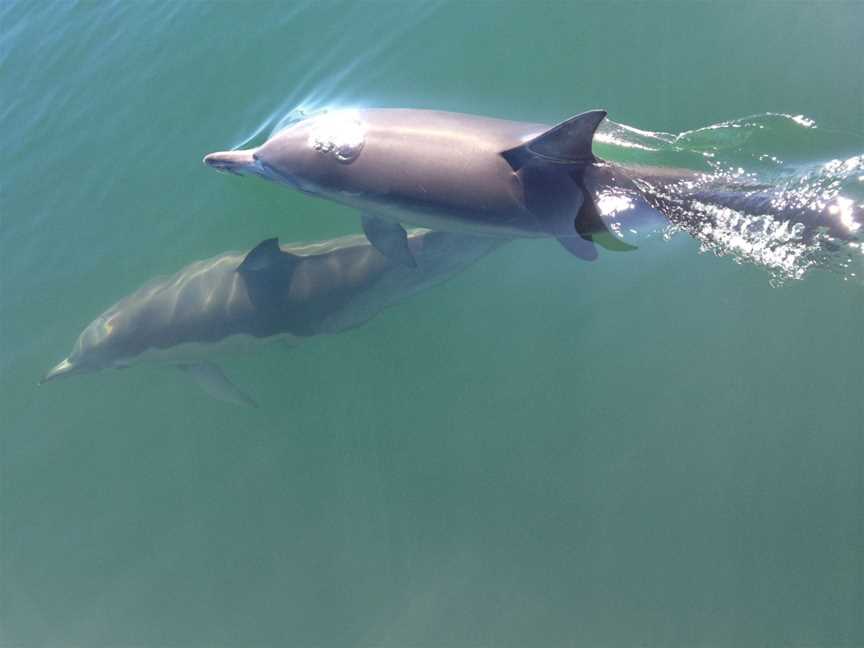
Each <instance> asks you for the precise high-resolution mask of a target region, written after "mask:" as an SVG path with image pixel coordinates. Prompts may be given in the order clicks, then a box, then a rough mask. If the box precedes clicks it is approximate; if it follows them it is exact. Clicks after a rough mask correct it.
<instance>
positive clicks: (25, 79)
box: [0, 0, 864, 648]
mask: <svg viewBox="0 0 864 648" xmlns="http://www.w3.org/2000/svg"><path fill="white" fill-rule="evenodd" d="M862 33H864V5H862V4H861V3H860V2H820V3H803V2H793V1H791V0H789V1H762V2H748V3H743V2H729V3H714V4H709V3H690V2H652V3H642V2H638V3H637V2H604V3H595V2H590V3H564V2H549V3H527V2H525V3H522V2H510V3H503V2H502V3H497V2H495V3H493V2H479V1H478V2H471V3H437V2H436V3H412V4H406V3H398V4H397V3H385V2H357V3H344V4H343V3H333V2H306V3H292V4H287V3H272V2H255V3H230V2H208V3H204V2H180V3H178V2H131V1H124V2H107V1H105V2H77V3H72V2H47V1H46V2H33V1H27V0H6V1H5V2H3V3H0V98H2V100H0V142H2V150H3V152H4V162H3V164H2V172H0V443H2V445H0V480H2V483H0V485H2V488H0V516H2V517H0V645H2V646H4V647H5V646H15V647H17V646H22V647H30V646H88V647H94V648H95V647H103V646H104V647H109V646H133V645H134V646H148V647H149V646H183V647H186V646H190V647H192V646H195V647H197V646H201V647H204V646H285V645H297V646H312V647H316V648H318V647H320V648H325V647H330V646H333V647H336V646H338V647H340V648H344V647H347V646H357V647H360V648H365V647H373V646H374V647H390V646H392V647H394V648H395V647H404V646H412V647H417V648H419V647H425V646H429V647H433V646H434V647H438V646H450V647H459V646H464V647H466V648H468V647H470V648H475V647H480V646H488V647H492V646H494V647H496V648H499V647H505V646H514V647H515V646H520V647H521V646H544V647H553V646H598V647H618V646H636V645H638V646H650V647H655V646H657V647H659V646H682V647H683V646H687V647H691V646H712V647H715V646H753V647H755V646H800V647H803V646H824V647H828V646H831V647H841V646H842V647H852V646H864V612H862V610H864V468H862V464H864V398H862V392H864V389H862V388H864V370H862V367H864V336H862V331H864V282H862V276H864V268H862V257H861V247H860V239H859V240H858V241H857V242H856V241H852V242H851V243H849V242H844V243H843V244H840V245H837V244H836V241H827V242H826V241H822V242H821V243H820V244H819V245H817V246H816V247H815V248H814V247H806V246H805V247H801V246H797V247H796V243H795V241H794V240H790V239H789V238H788V237H786V238H784V235H783V234H782V233H779V234H778V232H777V231H776V230H774V229H771V228H770V227H768V226H767V225H766V224H765V223H754V222H753V221H752V220H747V219H746V218H745V219H743V220H742V218H741V217H739V216H737V215H735V214H729V213H725V214H722V215H721V216H722V218H719V219H718V217H717V214H713V215H712V218H713V220H712V221H711V224H710V226H708V225H706V223H707V221H706V220H705V218H704V214H702V215H701V216H700V214H695V216H694V215H693V214H692V213H689V212H688V214H686V215H683V216H682V218H681V221H680V222H679V223H678V226H677V227H675V228H671V229H669V230H667V231H659V232H657V233H656V234H655V235H653V236H650V237H647V238H645V240H644V241H640V249H639V250H638V251H637V252H632V253H628V254H610V253H605V254H602V255H601V258H600V259H599V260H598V261H597V262H595V263H590V264H589V263H584V262H581V261H579V260H578V259H575V258H574V257H571V256H569V255H567V254H566V253H565V252H563V251H562V250H561V249H560V247H559V246H558V245H557V243H555V242H554V241H552V240H523V241H516V242H514V243H511V244H508V245H507V246H504V247H502V248H501V249H500V250H498V251H496V252H494V253H493V254H491V255H490V256H488V257H487V258H485V259H483V260H481V261H479V262H478V263H477V264H475V265H474V266H472V267H471V268H470V269H468V270H467V271H465V272H464V273H462V274H460V275H458V276H456V277H455V278H453V279H452V280H451V281H449V282H447V283H445V284H443V285H440V286H437V287H435V288H432V289H430V290H428V291H425V292H423V293H422V294H419V295H417V296H415V297H412V298H410V299H408V300H406V301H404V302H403V303H401V304H400V305H398V306H396V307H394V308H391V309H389V310H387V311H386V312H384V313H382V314H381V315H379V316H378V317H377V318H376V319H374V320H373V321H371V322H370V323H369V324H368V325H366V326H364V327H362V328H359V329H356V330H354V331H351V332H348V333H345V334H341V335H337V336H332V337H327V338H316V339H313V340H312V341H310V342H309V343H308V344H306V345H304V346H301V347H299V348H296V349H293V350H288V349H285V348H282V347H280V346H268V347H264V348H262V349H261V351H260V353H257V354H250V355H242V356H236V357H229V358H227V359H225V360H224V361H223V362H222V365H223V367H224V368H225V370H226V372H227V373H228V374H229V375H230V376H231V377H232V379H233V380H235V381H236V382H237V383H238V384H239V385H242V387H243V389H244V390H246V391H248V392H249V393H251V394H254V396H255V398H256V400H257V401H258V402H259V403H260V404H261V407H260V408H258V409H251V408H243V407H237V406H234V405H231V404H227V403H223V402H220V401H217V400H213V399H211V398H209V397H208V396H207V395H206V394H204V393H203V392H201V391H200V390H198V389H197V388H196V386H195V385H193V384H191V383H190V382H189V381H188V380H187V376H185V375H184V374H182V373H181V372H177V371H173V370H171V369H170V368H165V367H140V368H133V369H130V370H128V371H122V372H116V371H114V372H103V373H100V374H93V375H88V376H81V377H75V378H70V379H68V380H65V381H57V382H52V383H49V384H46V385H43V386H38V385H37V383H38V380H39V378H40V376H41V375H42V374H43V373H44V372H45V371H46V370H47V369H48V368H49V367H51V366H52V365H54V364H55V363H56V362H57V361H59V360H60V359H61V358H63V357H64V356H65V355H66V354H68V352H69V350H70V349H71V347H72V344H73V342H74V341H75V338H76V337H77V335H78V333H79V332H80V331H81V330H82V329H83V328H84V326H86V325H87V324H88V323H89V322H90V321H91V320H93V319H94V318H95V317H96V316H97V315H98V314H99V313H100V312H102V311H103V310H104V309H105V308H107V307H108V306H110V305H111V304H112V303H114V302H115V301H117V300H118V299H120V298H122V297H123V296H125V295H127V294H129V293H130V292H132V291H133V290H134V289H136V288H137V287H138V286H140V285H142V284H143V283H145V282H147V281H148V280H150V279H152V278H153V277H155V276H158V275H166V274H170V273H173V272H175V271H177V270H178V269H179V268H181V267H183V266H185V265H187V264H189V263H191V262H193V261H195V260H198V259H203V258H206V257H209V256H213V255H215V254H219V253H222V252H224V251H226V250H244V249H249V248H251V247H252V246H253V245H255V244H256V243H258V242H259V241H261V240H262V239H265V238H269V237H272V236H278V237H280V240H281V241H283V242H289V241H309V240H319V239H327V238H331V237H335V236H341V235H343V234H347V233H352V232H357V231H358V230H359V226H358V219H357V218H356V215H355V214H353V213H352V212H351V211H350V210H347V209H345V208H341V207H337V206H335V205H333V204H329V203H325V202H323V201H317V200H315V199H314V198H310V197H306V196H303V195H300V194H297V193H293V192H290V191H287V190H286V189H284V188H282V187H278V186H275V185H272V184H268V183H265V182H262V181H259V180H256V179H251V178H245V179H240V178H236V177H233V176H226V175H221V174H217V173H214V172H213V171H212V170H210V169H207V168H205V167H204V166H203V165H202V164H201V158H202V156H203V155H204V154H205V153H208V152H210V151H214V150H222V149H227V148H232V147H239V146H244V145H247V144H249V143H255V142H260V141H262V140H263V139H264V138H265V137H266V136H267V135H268V134H269V133H271V132H272V131H273V130H274V129H275V128H277V127H278V126H279V124H280V122H282V121H283V119H284V118H286V117H287V116H288V115H290V114H291V113H292V111H296V110H298V109H302V110H314V109H318V108H321V107H326V106H351V105H363V106H405V107H425V108H440V109H447V110H456V111H462V112H469V113H478V114H486V115H493V116H497V117H504V118H510V119H517V120H525V121H540V122H547V123H554V122H556V121H560V120H561V119H564V118H566V117H568V116H570V115H572V114H575V113H578V112H581V111H583V110H586V109H589V108H596V107H602V108H605V109H607V110H608V111H609V116H610V119H611V120H613V121H614V123H610V124H608V125H607V126H606V127H604V128H605V130H604V134H605V135H604V138H600V141H598V143H597V151H598V153H599V154H601V155H602V156H604V157H609V158H610V159H616V160H620V161H626V162H630V163H643V164H661V165H662V164H667V165H679V166H680V165H684V166H689V167H691V168H696V169H700V170H702V171H704V172H705V173H706V174H708V175H707V176H706V178H708V180H706V182H708V185H709V186H714V185H713V184H711V183H716V182H717V181H719V180H721V179H723V178H726V177H733V176H734V177H738V176H737V174H739V171H738V169H742V171H741V172H740V173H742V174H744V175H745V176H747V177H752V178H755V179H757V180H758V181H760V182H762V181H766V182H771V183H773V184H775V185H777V186H781V187H783V188H784V191H786V194H785V195H787V197H789V198H790V200H791V199H806V200H820V199H825V200H829V199H830V200H835V199H836V198H837V196H839V195H841V194H842V195H843V196H848V197H849V200H852V201H857V202H858V203H859V204H860V203H861V202H862V201H864V180H862V178H864V171H862V166H861V165H862V162H861V155H862V153H864V144H862V134H864V75H862V74H861V46H860V36H861V34H862ZM633 129H638V130H633ZM748 174H749V175H748ZM691 216H693V217H692V218H691ZM856 246H857V247H856Z"/></svg>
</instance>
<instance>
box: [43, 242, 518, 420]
mask: <svg viewBox="0 0 864 648" xmlns="http://www.w3.org/2000/svg"><path fill="white" fill-rule="evenodd" d="M407 242H408V245H409V247H410V249H411V252H412V254H413V257H414V259H416V261H417V267H416V268H413V269H408V268H405V267H404V266H402V265H401V264H398V263H395V262H393V261H392V260H390V259H388V258H386V257H384V256H383V255H381V254H380V253H379V252H378V251H376V250H375V249H374V248H373V247H372V246H371V245H369V243H368V242H366V241H365V240H364V239H363V238H362V237H360V236H347V237H342V238H338V239H333V240H329V241H322V242H319V243H312V244H306V245H290V246H283V247H280V246H279V244H278V242H277V240H276V239H268V240H266V241H263V242H262V243H260V244H259V245H258V246H257V247H255V248H254V249H253V250H252V251H251V252H249V253H248V254H246V255H245V256H244V255H238V254H231V253H229V254H222V255H220V256H217V257H213V258H212V259H208V260H205V261H198V262H196V263H193V264H191V265H189V266H187V267H185V268H184V269H182V270H181V271H180V272H178V273H177V274H175V275H173V276H171V277H167V278H164V279H159V280H156V281H154V282H151V283H150V284H148V285H146V286H144V287H143V288H141V289H139V290H138V291H136V292H134V293H132V294H131V295H129V296H127V297H125V298H124V299H121V300H120V301H119V302H117V303H116V304H115V305H114V306H112V307H111V308H109V309H108V310H107V311H105V312H104V313H103V314H102V315H100V316H99V317H98V318H96V319H95V320H94V321H93V322H91V323H90V324H89V325H88V326H87V328H85V329H84V331H83V332H82V333H81V335H80V337H79V338H78V341H77V342H76V343H75V346H74V348H73V349H72V353H71V354H70V355H69V357H68V358H66V359H65V360H63V361H62V362H60V363H59V364H58V365H57V366H55V367H54V368H53V369H51V370H50V371H49V372H48V373H46V374H45V376H44V377H43V379H42V382H46V381H49V380H53V379H55V378H59V377H61V376H71V375H74V374H80V373H86V372H93V371H100V370H103V369H111V368H124V367H128V366H130V365H133V364H136V363H140V362H143V361H148V360H151V361H156V362H161V363H168V364H173V365H175V366H177V367H178V368H180V369H182V370H184V371H185V372H187V373H189V374H190V375H191V376H192V377H193V378H195V379H196V380H197V381H198V382H199V384H201V386H202V387H204V388H205V390H207V391H208V392H209V393H211V395H214V396H216V397H217V398H220V399H222V400H227V401H233V402H237V403H244V404H254V401H252V399H251V398H249V397H248V396H247V395H245V394H244V393H243V392H241V391H240V390H239V389H237V388H236V387H234V386H233V385H232V384H231V383H230V381H229V380H228V379H227V378H226V377H225V375H224V374H223V373H222V371H221V370H220V369H219V367H218V366H216V365H215V364H213V363H212V362H211V360H210V359H211V357H212V355H213V354H214V352H216V351H218V350H222V351H225V350H228V351H230V350H235V351H240V350H244V349H246V348H248V347H249V346H250V345H255V344H259V343H262V342H270V341H275V340H280V341H283V342H285V343H288V344H290V345H296V344H299V343H301V342H302V341H303V340H304V339H306V338H308V337H311V336H315V335H323V334H332V333H339V332H340V331H345V330H347V329H351V328H354V327H356V326H359V325H361V324H363V323H364V322H366V321H368V320H369V319H371V318H372V317H374V316H375V315H376V314H377V313H379V312H380V311H381V310H382V309H384V308H386V307H387V306H390V305H392V304H394V303H396V302H398V301H399V300H401V299H403V298H405V297H407V296H409V295H411V294H413V293H416V292H418V291H420V290H423V289H425V288H427V287H430V286H433V285H435V284H437V283H439V282H441V281H443V280H445V279H447V278H448V277H451V276H452V275H454V274H456V273H458V272H460V271H461V270H463V269H465V268H466V267H468V266H469V265H470V264H471V263H473V262H474V261H476V260H477V259H479V258H480V257H482V256H484V255H485V254H487V253H489V252H491V251H492V250H494V249H495V248H496V247H498V246H499V245H501V244H502V243H504V242H506V241H505V240H504V239H494V238H489V237H476V236H466V235H462V234H453V233H447V232H433V231H429V230H414V231H412V232H411V233H410V234H409V235H408V238H407Z"/></svg>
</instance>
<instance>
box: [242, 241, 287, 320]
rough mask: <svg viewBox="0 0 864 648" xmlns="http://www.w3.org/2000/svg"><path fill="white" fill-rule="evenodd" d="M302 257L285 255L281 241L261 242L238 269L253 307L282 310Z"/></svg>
mask: <svg viewBox="0 0 864 648" xmlns="http://www.w3.org/2000/svg"><path fill="white" fill-rule="evenodd" d="M301 260H302V257H299V256H297V255H294V254H290V253H289V252H283V251H282V249H281V248H280V247H279V239H275V238H272V239H267V240H266V241H261V242H260V243H259V244H258V245H256V246H255V247H254V248H252V251H251V252H249V254H247V255H246V258H245V259H243V261H242V262H241V263H240V265H239V266H237V274H239V275H240V276H241V277H242V278H243V283H244V284H245V286H246V290H247V291H248V294H249V299H250V300H251V301H252V304H253V305H254V306H255V307H256V308H259V309H262V310H279V309H280V308H282V306H283V302H284V299H285V295H287V294H288V293H289V291H290V289H291V279H292V277H293V276H294V271H295V270H296V269H297V266H298V265H299V263H300V261H301Z"/></svg>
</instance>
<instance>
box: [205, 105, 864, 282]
mask: <svg viewBox="0 0 864 648" xmlns="http://www.w3.org/2000/svg"><path fill="white" fill-rule="evenodd" d="M605 117H606V112H605V111H602V110H592V111H589V112H586V113H583V114H580V115H576V116H575V117H572V118H570V119H568V120H566V121H564V122H562V123H560V124H558V125H557V126H553V127H551V128H550V127H549V126H547V125H544V124H535V123H526V122H516V121H508V120H503V119H494V118H490V117H480V116H475V115H466V114H461V113H452V112H441V111H434V110H415V109H362V110H338V111H334V112H324V113H322V114H318V115H313V116H311V117H308V118H306V119H303V120H300V121H297V122H295V123H293V124H290V125H289V126H288V127H286V128H284V129H282V130H281V131H279V132H278V133H276V134H275V135H274V136H272V137H271V138H270V139H269V140H268V141H266V142H265V143H264V144H262V145H261V146H259V147H257V148H254V149H248V150H237V151H224V152H218V153H211V154H209V155H207V156H206V157H205V158H204V162H205V163H206V164H207V165H209V166H210V167H213V168H215V169H217V170H221V171H227V172H231V173H235V174H241V175H242V174H246V175H256V176H260V177H263V178H265V179H268V180H271V181H275V182H278V183H281V184H285V185H288V186H289V187H292V188H295V189H298V190H300V191H303V192H305V193H309V194H313V195H317V196H319V197H322V198H325V199H329V200H333V201H336V202H338V203H341V204H344V205H347V206H350V207H354V208H357V209H359V210H360V211H361V214H362V217H361V218H362V225H363V230H364V232H365V233H366V236H367V238H368V239H369V240H370V242H371V243H372V245H374V246H375V247H376V248H377V249H378V250H380V251H381V252H382V253H383V254H385V255H387V256H388V257H390V258H392V259H394V260H396V261H397V262H399V263H402V264H404V265H408V266H410V265H412V264H413V263H414V259H413V258H412V255H411V250H410V249H409V246H408V245H407V244H406V239H405V230H404V228H403V227H402V225H401V223H408V224H412V225H417V226H422V227H431V228H434V229H439V230H448V231H461V232H467V233H473V234H485V235H493V236H506V237H513V238H515V237H554V238H556V239H558V241H559V242H560V243H561V244H562V245H563V246H564V247H565V248H566V249H567V250H568V251H570V252H571V253H573V254H574V255H576V256H577V257H580V258H582V259H585V260H594V259H595V258H596V257H597V249H596V247H595V244H597V245H600V246H601V247H604V248H606V249H609V250H615V251H627V250H632V249H635V248H634V247H633V246H631V245H629V244H628V243H626V242H625V241H624V240H623V239H624V238H625V235H626V234H627V231H628V230H631V229H633V228H636V229H637V230H638V229H644V228H648V229H655V228H656V227H657V226H658V225H665V224H667V223H670V222H671V223H673V224H678V225H684V226H685V227H686V226H687V225H688V224H691V223H694V222H697V221H698V218H699V215H698V214H697V212H698V211H699V209H701V205H709V206H714V207H718V208H720V209H732V210H743V211H749V212H750V213H757V214H765V215H767V216H769V217H771V218H774V219H776V220H778V221H779V222H783V221H790V222H792V223H795V222H798V223H801V224H802V225H804V226H805V227H806V228H807V229H808V233H807V236H813V235H816V234H817V233H818V232H819V231H820V229H823V230H828V231H830V232H831V233H832V234H833V235H835V236H837V237H838V238H840V239H847V240H848V239H849V238H850V226H849V224H848V222H845V221H849V222H851V221H850V219H852V220H854V221H855V222H854V223H853V226H852V229H853V230H854V228H858V229H860V224H861V221H862V217H861V214H860V213H859V214H857V216H856V215H854V214H853V215H851V216H850V215H848V214H847V215H846V216H844V218H845V221H844V220H843V219H838V213H839V214H841V216H842V215H843V213H845V212H844V210H845V211H848V209H846V208H845V207H843V205H834V206H833V207H831V206H816V207H810V206H804V207H803V208H802V207H801V206H800V205H799V206H796V205H794V202H795V201H790V200H789V199H788V197H784V196H783V195H782V194H780V193H778V192H777V191H776V190H775V189H774V188H772V187H770V186H766V185H758V184H754V183H752V182H750V181H731V182H723V183H722V184H721V185H720V186H711V187H708V188H707V189H705V187H704V178H705V175H704V174H702V173H698V172H695V171H692V170H687V169H675V168H666V167H651V166H639V165H632V164H626V165H625V164H617V163H612V162H608V161H605V160H601V159H599V158H597V157H595V156H594V154H593V152H592V140H593V137H594V133H595V131H596V129H597V127H598V126H599V124H600V123H601V122H602V121H603V119H604V118H605ZM694 207H697V209H696V210H694V209H693V208H694ZM838 210H839V211H838ZM702 213H703V216H702V217H705V216H704V213H705V210H704V209H703V210H702ZM707 218H709V219H710V218H713V216H711V213H710V211H709V212H708V216H707ZM697 224H698V223H697Z"/></svg>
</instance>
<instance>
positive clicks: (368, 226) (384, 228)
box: [361, 214, 417, 268]
mask: <svg viewBox="0 0 864 648" xmlns="http://www.w3.org/2000/svg"><path fill="white" fill-rule="evenodd" d="M361 224H362V226H363V233H364V234H365V235H366V238H367V239H369V242H370V243H371V244H372V246H373V247H374V248H375V249H376V250H378V251H379V252H380V253H381V254H383V255H384V256H386V257H387V258H388V259H390V260H391V261H394V262H396V263H398V264H399V265H403V266H406V267H408V268H416V267H417V260H416V259H415V258H414V255H413V254H412V253H411V248H410V247H408V233H407V232H406V231H405V228H404V227H402V226H401V225H400V224H399V223H397V222H395V221H389V220H384V219H383V218H378V217H377V216H369V215H368V214H363V216H362V218H361Z"/></svg>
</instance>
